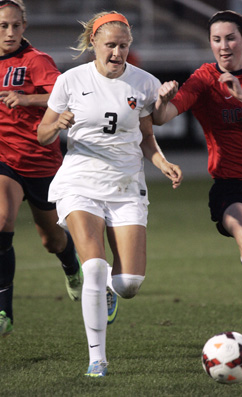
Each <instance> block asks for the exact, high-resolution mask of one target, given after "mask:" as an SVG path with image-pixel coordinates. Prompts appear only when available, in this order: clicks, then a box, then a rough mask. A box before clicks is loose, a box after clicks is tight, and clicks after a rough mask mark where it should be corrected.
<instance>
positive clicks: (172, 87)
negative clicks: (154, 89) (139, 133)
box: [153, 80, 178, 125]
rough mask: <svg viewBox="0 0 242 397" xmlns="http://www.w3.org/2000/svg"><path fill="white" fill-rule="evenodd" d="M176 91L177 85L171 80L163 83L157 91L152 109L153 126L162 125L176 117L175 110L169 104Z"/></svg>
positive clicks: (176, 111) (176, 112)
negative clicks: (156, 97)
mask: <svg viewBox="0 0 242 397" xmlns="http://www.w3.org/2000/svg"><path fill="white" fill-rule="evenodd" d="M177 91H178V83H177V82H176V81H175V80H173V81H169V82H165V83H164V84H162V85H161V87H160V88H159V91H158V99H157V101H156V103H155V106H154V109H153V124H155V125H162V124H164V123H167V122H168V121H170V120H171V119H173V118H174V117H176V116H177V115H178V110H177V108H176V107H175V106H174V105H173V104H172V103H171V102H169V101H170V100H171V99H172V98H174V96H175V95H176V93H177Z"/></svg>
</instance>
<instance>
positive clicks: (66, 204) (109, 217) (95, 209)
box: [56, 195, 148, 229]
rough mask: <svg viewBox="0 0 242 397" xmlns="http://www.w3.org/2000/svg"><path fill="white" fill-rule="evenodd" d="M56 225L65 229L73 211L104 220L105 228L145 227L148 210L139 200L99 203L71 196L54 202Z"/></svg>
mask: <svg viewBox="0 0 242 397" xmlns="http://www.w3.org/2000/svg"><path fill="white" fill-rule="evenodd" d="M56 209H57V213H58V217H59V220H58V225H60V226H61V227H63V228H64V229H67V224H66V217H67V216H68V215H69V214H70V213H71V212H73V211H86V212H90V213H91V214H93V215H96V216H99V217H101V218H103V219H104V220H105V223H106V225H107V226H111V227H115V226H126V225H141V226H145V227H146V226H147V217H148V208H147V205H146V204H144V203H143V202H142V201H141V200H140V201H137V202H133V201H123V202H114V201H100V200H95V199H90V198H88V197H83V196H79V195H72V196H68V197H64V198H62V199H60V200H57V202H56Z"/></svg>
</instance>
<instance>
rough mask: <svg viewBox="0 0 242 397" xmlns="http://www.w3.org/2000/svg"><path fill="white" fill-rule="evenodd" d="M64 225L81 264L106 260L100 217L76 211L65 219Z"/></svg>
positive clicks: (103, 222) (101, 219) (102, 224)
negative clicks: (91, 260)
mask: <svg viewBox="0 0 242 397" xmlns="http://www.w3.org/2000/svg"><path fill="white" fill-rule="evenodd" d="M66 223H67V226H68V229H69V231H70V233H71V235H72V238H73V241H74V244H75V246H76V250H77V252H78V255H79V258H80V260H81V262H82V263H84V262H85V261H87V260H88V259H92V258H101V259H106V255H105V248H104V228H105V221H104V219H103V218H102V217H100V216H97V215H94V214H91V213H90V212H87V211H82V210H78V211H72V212H71V213H70V214H69V215H68V216H67V217H66Z"/></svg>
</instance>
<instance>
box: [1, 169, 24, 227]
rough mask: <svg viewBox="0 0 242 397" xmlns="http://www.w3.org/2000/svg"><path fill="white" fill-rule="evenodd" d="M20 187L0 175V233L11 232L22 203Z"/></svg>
mask: <svg viewBox="0 0 242 397" xmlns="http://www.w3.org/2000/svg"><path fill="white" fill-rule="evenodd" d="M23 197H24V192H23V189H22V186H21V185H20V184H19V183H18V182H17V181H15V180H14V179H12V178H9V177H8V176H6V175H0V231H5V232H12V231H13V230H14V225H15V221H16V218H17V215H18V211H19V207H20V205H21V203H22V201H23Z"/></svg>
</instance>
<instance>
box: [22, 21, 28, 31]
mask: <svg viewBox="0 0 242 397" xmlns="http://www.w3.org/2000/svg"><path fill="white" fill-rule="evenodd" d="M26 28H27V22H23V32H24V31H25V30H26Z"/></svg>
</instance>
